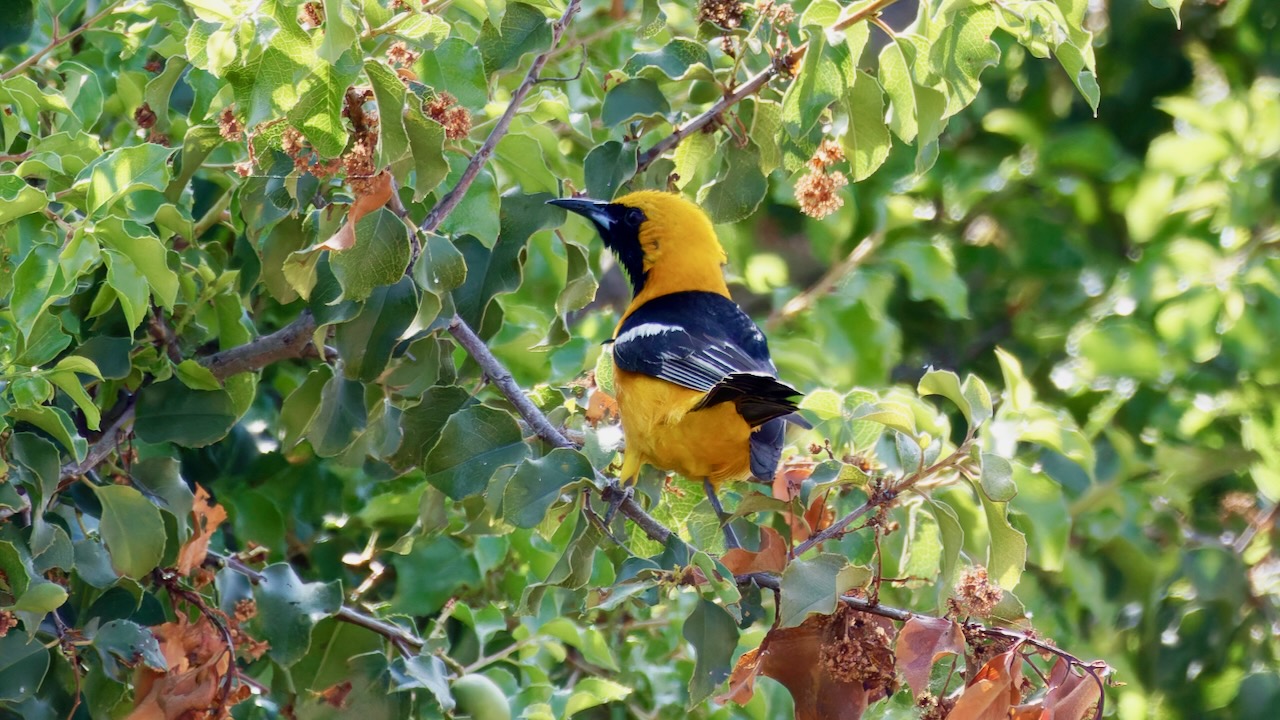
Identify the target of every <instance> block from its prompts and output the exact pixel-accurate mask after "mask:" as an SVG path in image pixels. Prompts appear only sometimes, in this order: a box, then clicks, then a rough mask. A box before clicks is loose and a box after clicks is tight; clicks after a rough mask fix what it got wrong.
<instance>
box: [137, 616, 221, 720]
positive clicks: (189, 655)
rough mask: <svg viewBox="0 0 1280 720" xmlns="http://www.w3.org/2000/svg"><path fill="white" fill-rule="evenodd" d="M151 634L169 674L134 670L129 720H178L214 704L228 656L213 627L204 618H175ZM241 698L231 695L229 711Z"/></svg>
mask: <svg viewBox="0 0 1280 720" xmlns="http://www.w3.org/2000/svg"><path fill="white" fill-rule="evenodd" d="M151 631H152V633H154V634H155V636H156V640H157V641H158V642H159V643H160V652H161V653H162V654H163V655H164V659H165V661H166V663H167V664H168V666H169V669H168V670H167V671H165V672H160V671H157V670H153V669H151V668H149V667H147V666H146V665H139V666H138V668H137V670H136V671H135V672H134V698H135V699H136V700H135V703H134V707H133V711H132V712H131V713H129V716H128V720H178V719H179V718H182V717H183V716H184V715H185V716H187V717H190V716H189V715H187V713H193V714H196V713H199V712H201V711H205V710H209V709H210V708H212V707H214V706H215V705H217V704H218V703H219V700H220V698H219V697H218V696H219V693H220V692H221V691H222V688H223V679H224V678H225V677H226V674H227V673H228V672H229V671H230V670H231V653H230V652H228V650H227V646H226V643H225V642H224V640H223V638H222V634H221V633H220V632H219V631H218V628H217V626H215V625H214V624H213V623H212V622H211V621H210V620H209V619H208V618H207V617H203V616H202V617H201V618H200V619H199V620H198V621H197V622H195V623H194V624H193V623H191V622H190V621H188V620H187V618H186V616H184V615H179V616H178V620H177V621H176V622H170V623H164V624H163V625H157V626H155V627H153V628H152V629H151ZM244 697H246V696H245V695H244V694H243V693H234V692H233V693H232V696H231V697H229V698H225V701H224V703H225V705H227V706H230V705H233V704H235V703H236V702H239V701H240V700H243V699H244Z"/></svg>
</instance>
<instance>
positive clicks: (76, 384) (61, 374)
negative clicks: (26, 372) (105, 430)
mask: <svg viewBox="0 0 1280 720" xmlns="http://www.w3.org/2000/svg"><path fill="white" fill-rule="evenodd" d="M45 377H47V378H48V379H49V382H51V383H53V384H54V385H57V386H58V389H60V390H62V392H64V393H66V394H67V397H69V398H71V401H72V402H74V403H75V404H76V407H78V408H80V412H82V413H84V420H85V425H86V426H87V427H88V428H89V429H90V430H97V429H98V423H99V421H100V420H101V413H99V412H98V406H97V405H94V404H93V399H92V398H90V397H89V393H87V392H85V389H84V385H82V384H81V383H80V378H78V377H76V374H75V373H74V372H71V371H69V370H61V371H59V370H55V371H54V372H51V373H49V374H48V375H46V376H45Z"/></svg>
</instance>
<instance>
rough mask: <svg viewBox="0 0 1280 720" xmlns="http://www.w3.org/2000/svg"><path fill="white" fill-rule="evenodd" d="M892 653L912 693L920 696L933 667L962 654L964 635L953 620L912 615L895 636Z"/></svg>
mask: <svg viewBox="0 0 1280 720" xmlns="http://www.w3.org/2000/svg"><path fill="white" fill-rule="evenodd" d="M894 650H895V652H896V654H897V656H898V670H900V671H901V672H902V676H903V677H904V678H906V680H907V685H908V686H910V687H911V694H912V695H914V696H915V697H920V695H921V694H923V693H924V692H925V691H926V690H928V689H929V673H930V672H931V671H932V670H933V664H934V663H936V662H938V660H939V659H940V658H943V657H946V656H947V655H961V654H963V653H964V633H963V632H961V630H960V625H959V623H957V622H955V621H954V620H948V619H946V618H934V617H920V616H918V615H913V616H912V617H911V619H910V620H908V621H907V622H906V624H905V625H903V626H902V631H901V632H899V633H898V642H897V645H896V646H895V648H894Z"/></svg>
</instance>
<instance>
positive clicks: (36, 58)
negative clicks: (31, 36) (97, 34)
mask: <svg viewBox="0 0 1280 720" xmlns="http://www.w3.org/2000/svg"><path fill="white" fill-rule="evenodd" d="M122 2H124V0H111V2H108V3H107V4H106V5H105V6H104V7H103V8H102V9H101V10H99V11H98V13H97V14H96V15H94V16H93V17H91V18H89V19H88V20H85V21H84V22H83V23H81V24H80V27H78V28H76V29H75V30H72V31H71V32H69V33H67V34H66V35H58V30H57V27H58V26H57V21H56V20H55V21H54V31H53V38H52V39H51V40H50V41H49V44H48V45H46V46H44V47H43V48H41V49H39V50H37V51H36V53H35V54H34V55H32V56H31V57H29V58H27V59H26V60H23V61H22V62H20V63H18V64H17V65H14V66H13V67H11V68H9V69H8V70H6V71H5V72H4V74H3V75H0V80H8V79H9V78H11V77H13V76H14V75H17V74H18V73H20V72H22V71H23V70H26V69H27V68H29V67H31V66H32V65H35V64H36V63H38V62H40V58H42V57H44V56H45V55H48V54H49V53H50V52H52V51H53V50H54V49H55V48H57V47H59V46H61V45H63V44H65V43H68V42H70V41H72V40H74V39H76V38H77V37H79V36H80V34H81V33H83V32H84V31H85V30H88V29H89V28H90V27H92V26H93V25H94V24H95V23H97V22H98V21H99V20H101V19H102V18H104V17H106V16H107V15H109V14H111V12H112V11H113V10H115V9H116V7H117V6H119V5H120V3H122Z"/></svg>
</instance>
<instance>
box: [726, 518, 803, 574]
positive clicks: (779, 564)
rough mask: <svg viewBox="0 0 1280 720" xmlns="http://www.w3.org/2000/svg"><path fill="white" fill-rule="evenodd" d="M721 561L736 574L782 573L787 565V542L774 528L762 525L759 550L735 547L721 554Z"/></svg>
mask: <svg viewBox="0 0 1280 720" xmlns="http://www.w3.org/2000/svg"><path fill="white" fill-rule="evenodd" d="M720 562H721V563H723V564H724V566H725V567H727V568H729V572H732V573H733V574H734V575H746V574H749V573H760V572H772V573H780V572H782V571H783V569H785V568H786V567H787V542H786V541H785V540H783V539H782V536H781V535H779V534H778V533H777V531H775V530H774V529H773V528H769V527H761V528H760V549H759V550H757V551H755V552H752V551H750V550H744V549H743V548H733V549H731V550H729V551H728V552H726V553H725V554H724V555H723V556H721V558H720Z"/></svg>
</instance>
